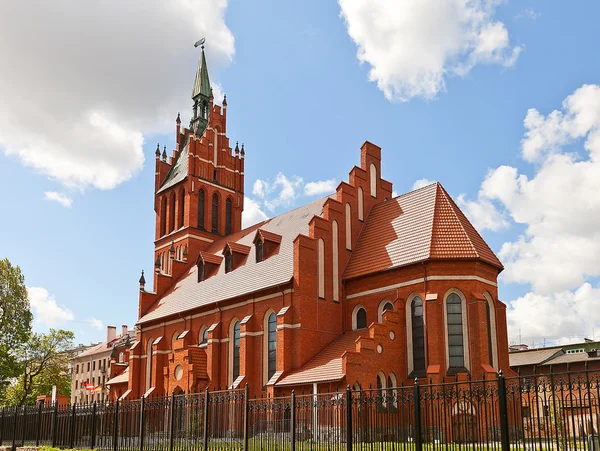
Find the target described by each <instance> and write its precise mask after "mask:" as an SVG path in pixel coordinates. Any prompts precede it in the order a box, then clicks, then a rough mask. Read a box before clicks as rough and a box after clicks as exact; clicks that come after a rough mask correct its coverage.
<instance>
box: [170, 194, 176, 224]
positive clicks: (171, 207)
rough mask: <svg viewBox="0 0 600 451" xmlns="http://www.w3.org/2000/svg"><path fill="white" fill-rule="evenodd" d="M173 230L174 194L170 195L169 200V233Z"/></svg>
mask: <svg viewBox="0 0 600 451" xmlns="http://www.w3.org/2000/svg"><path fill="white" fill-rule="evenodd" d="M173 230H175V193H173V194H171V199H170V200H169V233H171V232H172V231H173Z"/></svg>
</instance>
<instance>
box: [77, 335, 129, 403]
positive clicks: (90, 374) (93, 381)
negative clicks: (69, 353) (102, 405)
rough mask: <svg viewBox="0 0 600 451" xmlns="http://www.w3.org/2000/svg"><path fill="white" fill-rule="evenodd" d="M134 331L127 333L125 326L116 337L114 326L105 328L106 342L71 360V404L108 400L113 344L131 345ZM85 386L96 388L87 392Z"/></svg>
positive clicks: (89, 348)
mask: <svg viewBox="0 0 600 451" xmlns="http://www.w3.org/2000/svg"><path fill="white" fill-rule="evenodd" d="M134 337H135V333H134V331H129V330H128V329H127V326H126V325H123V326H122V327H121V334H119V335H117V328H116V327H115V326H108V327H107V328H106V341H103V342H102V343H98V344H96V345H93V346H90V347H88V348H87V349H85V350H84V351H83V352H80V353H79V354H77V355H75V356H74V357H73V358H72V359H71V403H79V404H81V403H86V404H87V403H90V402H92V401H97V402H102V401H107V400H108V399H109V391H108V386H107V384H106V382H107V381H108V380H109V379H110V375H111V367H112V366H114V364H113V365H111V355H112V354H113V350H114V349H113V346H114V345H115V343H119V342H123V341H124V340H129V341H128V342H129V343H133V339H134ZM86 385H89V386H93V387H97V389H96V390H87V389H86V388H85V386H86Z"/></svg>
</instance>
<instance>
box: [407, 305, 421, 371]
mask: <svg viewBox="0 0 600 451" xmlns="http://www.w3.org/2000/svg"><path fill="white" fill-rule="evenodd" d="M410 320H411V321H410V322H411V332H410V333H411V338H412V360H413V361H412V369H413V371H414V373H415V375H418V376H421V375H423V376H424V375H425V374H424V372H425V322H424V321H423V301H422V299H421V298H420V297H419V296H415V298H414V299H413V300H412V302H411V303H410Z"/></svg>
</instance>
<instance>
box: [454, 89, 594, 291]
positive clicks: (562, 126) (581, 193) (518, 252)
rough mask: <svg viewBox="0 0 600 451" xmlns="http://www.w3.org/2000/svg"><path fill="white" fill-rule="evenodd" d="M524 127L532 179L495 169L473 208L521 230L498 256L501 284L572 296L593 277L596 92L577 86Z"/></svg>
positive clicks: (536, 113)
mask: <svg viewBox="0 0 600 451" xmlns="http://www.w3.org/2000/svg"><path fill="white" fill-rule="evenodd" d="M524 125H525V129H526V131H525V136H524V139H523V141H522V147H521V152H522V155H523V157H524V158H525V159H526V160H528V161H531V162H533V163H535V166H534V172H533V175H532V176H530V177H528V176H526V175H524V174H521V173H519V171H518V170H517V169H516V168H513V167H510V166H500V167H498V168H496V169H494V170H492V171H490V172H489V173H488V175H487V176H486V178H485V180H484V182H483V183H482V185H481V190H480V192H479V194H478V199H477V201H476V202H477V203H479V208H480V209H481V210H482V211H485V212H487V214H489V215H490V216H493V215H494V213H493V212H491V209H492V207H493V205H495V206H496V208H497V209H498V215H500V216H501V217H505V218H506V217H510V219H512V221H513V222H514V223H517V224H522V225H523V226H524V227H525V231H524V233H523V234H522V235H521V236H519V237H518V238H517V239H516V240H515V241H512V242H507V243H504V245H503V246H502V249H501V250H500V253H499V257H500V259H501V260H502V261H503V263H504V265H505V266H506V270H505V271H504V272H503V273H502V277H503V279H504V281H505V282H519V283H526V284H531V286H532V289H533V292H534V293H537V294H544V293H552V292H562V291H565V290H573V289H576V288H578V287H580V286H582V285H583V284H584V282H585V281H586V280H588V279H589V278H593V277H598V276H600V258H598V255H600V228H599V227H598V224H599V223H600V196H598V193H599V192H600V87H599V86H596V85H584V86H582V87H581V88H579V89H577V90H576V91H575V92H574V93H573V94H572V95H570V96H569V97H567V98H566V99H565V101H564V102H563V105H562V110H561V111H553V112H551V113H550V114H548V115H547V116H544V115H543V114H542V113H540V112H539V111H537V110H535V109H530V110H529V111H528V112H527V115H526V117H525V120H524ZM577 144H580V145H581V144H583V146H582V148H578V146H577ZM586 152H587V154H586ZM463 201H465V199H464V198H463ZM465 202H468V201H465ZM468 205H472V204H471V203H468ZM488 224H490V222H488ZM484 225H485V223H484ZM488 228H492V227H489V226H488Z"/></svg>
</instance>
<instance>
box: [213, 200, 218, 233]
mask: <svg viewBox="0 0 600 451" xmlns="http://www.w3.org/2000/svg"><path fill="white" fill-rule="evenodd" d="M212 233H219V196H218V195H217V193H215V194H213V197H212Z"/></svg>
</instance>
